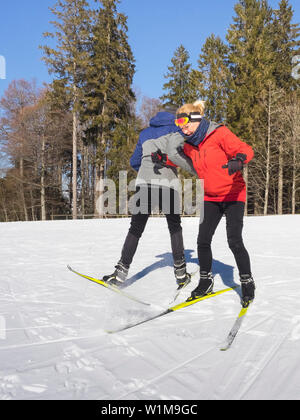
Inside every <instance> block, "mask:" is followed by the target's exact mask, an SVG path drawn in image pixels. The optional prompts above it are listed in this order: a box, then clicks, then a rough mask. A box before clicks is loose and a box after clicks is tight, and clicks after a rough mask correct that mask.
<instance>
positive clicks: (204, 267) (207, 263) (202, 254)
mask: <svg viewBox="0 0 300 420" xmlns="http://www.w3.org/2000/svg"><path fill="white" fill-rule="evenodd" d="M222 216H223V209H222V205H221V204H220V203H215V202H212V201H206V202H205V203H204V218H203V221H202V223H201V224H200V225H199V233H198V240H197V245H198V260H199V266H200V272H201V271H203V272H206V273H209V272H211V268H212V250H211V243H212V238H213V235H214V233H215V231H216V228H217V226H218V224H219V223H220V220H221V218H222Z"/></svg>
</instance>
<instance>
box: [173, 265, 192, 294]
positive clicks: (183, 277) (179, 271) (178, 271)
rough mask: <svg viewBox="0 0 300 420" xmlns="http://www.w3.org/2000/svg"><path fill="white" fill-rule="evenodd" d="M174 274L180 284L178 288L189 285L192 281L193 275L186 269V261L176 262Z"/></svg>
mask: <svg viewBox="0 0 300 420" xmlns="http://www.w3.org/2000/svg"><path fill="white" fill-rule="evenodd" d="M174 274H175V278H176V282H177V285H178V288H177V290H180V289H182V288H183V287H185V286H187V285H188V284H189V283H190V281H191V275H190V274H189V273H187V271H186V263H185V261H180V262H178V263H176V262H175V263H174Z"/></svg>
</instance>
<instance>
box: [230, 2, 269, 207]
mask: <svg viewBox="0 0 300 420" xmlns="http://www.w3.org/2000/svg"><path fill="white" fill-rule="evenodd" d="M235 12H236V16H235V17H234V24H232V25H231V26H230V29H229V31H228V34H227V40H228V42H229V61H230V68H231V73H232V79H231V84H230V92H229V101H228V108H227V111H228V112H227V121H228V124H229V126H230V127H231V128H232V129H233V131H234V132H236V134H237V135H239V136H240V137H241V138H242V139H243V140H244V141H247V142H248V143H249V144H251V145H252V146H253V147H254V149H255V151H256V152H258V151H259V150H260V149H265V138H264V137H263V136H262V133H261V130H260V128H259V122H261V120H262V119H263V118H266V115H265V112H266V110H265V109H264V108H263V106H262V103H261V98H262V97H264V96H265V95H266V94H267V91H268V86H269V84H270V82H272V80H273V72H274V65H275V63H274V51H273V49H272V36H271V17H272V11H271V9H270V8H269V6H268V4H267V2H266V1H265V0H239V2H238V3H237V4H236V6H235ZM256 162H257V160H255V162H254V164H253V165H255V163H256ZM249 170H250V169H249ZM247 171H248V168H246V171H245V178H246V180H248V178H249V180H250V179H251V182H249V183H248V185H249V188H248V189H249V191H250V193H251V195H252V197H251V198H252V202H251V205H252V207H253V211H254V212H256V213H257V212H258V211H259V206H260V208H262V205H263V203H261V202H259V196H258V194H257V184H260V183H261V182H262V180H261V178H260V172H259V170H255V168H254V170H253V171H252V172H251V177H250V176H249V177H248V172H247ZM247 207H248V202H247Z"/></svg>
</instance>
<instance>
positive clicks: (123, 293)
mask: <svg viewBox="0 0 300 420" xmlns="http://www.w3.org/2000/svg"><path fill="white" fill-rule="evenodd" d="M67 268H68V269H69V270H70V271H71V272H72V273H74V274H77V275H78V276H80V277H83V278H84V279H87V280H89V281H91V282H93V283H97V284H100V285H101V286H103V287H106V288H107V289H109V290H111V291H113V292H115V293H118V294H120V295H121V296H124V297H126V298H127V299H130V300H132V301H134V302H137V303H140V304H141V305H145V306H151V303H148V302H144V301H143V300H141V299H138V298H136V297H135V296H132V295H130V294H129V293H126V292H124V291H123V290H122V289H119V288H118V287H117V286H113V285H111V284H109V283H106V282H105V281H103V280H102V279H97V278H94V277H91V276H87V275H86V274H82V273H79V272H78V271H76V270H74V269H73V268H72V267H70V266H69V265H67Z"/></svg>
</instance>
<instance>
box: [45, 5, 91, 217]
mask: <svg viewBox="0 0 300 420" xmlns="http://www.w3.org/2000/svg"><path fill="white" fill-rule="evenodd" d="M88 6H89V5H88V3H87V1H86V0H58V1H57V3H56V4H55V5H54V7H53V8H50V10H51V11H52V13H53V14H54V15H55V16H56V17H57V19H58V20H57V21H53V22H51V23H52V24H53V26H54V27H55V28H56V31H55V32H54V33H51V32H47V33H44V36H45V37H46V38H52V39H55V40H56V44H57V45H56V46H55V47H54V48H52V47H50V46H43V47H42V49H43V51H44V54H45V56H44V58H43V59H44V61H45V62H46V64H47V65H48V67H49V72H50V73H54V74H55V76H56V77H57V78H58V79H59V80H60V81H61V85H60V86H61V87H62V86H63V87H64V89H65V93H66V94H67V95H68V97H69V98H70V105H71V111H72V115H73V176H72V185H73V190H72V191H73V199H72V201H73V205H72V211H73V218H74V219H76V218H77V159H78V156H77V155H78V153H77V145H78V127H79V121H78V113H79V110H80V103H81V99H82V85H83V83H84V79H85V73H86V67H87V66H88V65H89V54H88V45H89V37H90V35H89V34H90V11H89V10H88Z"/></svg>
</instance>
